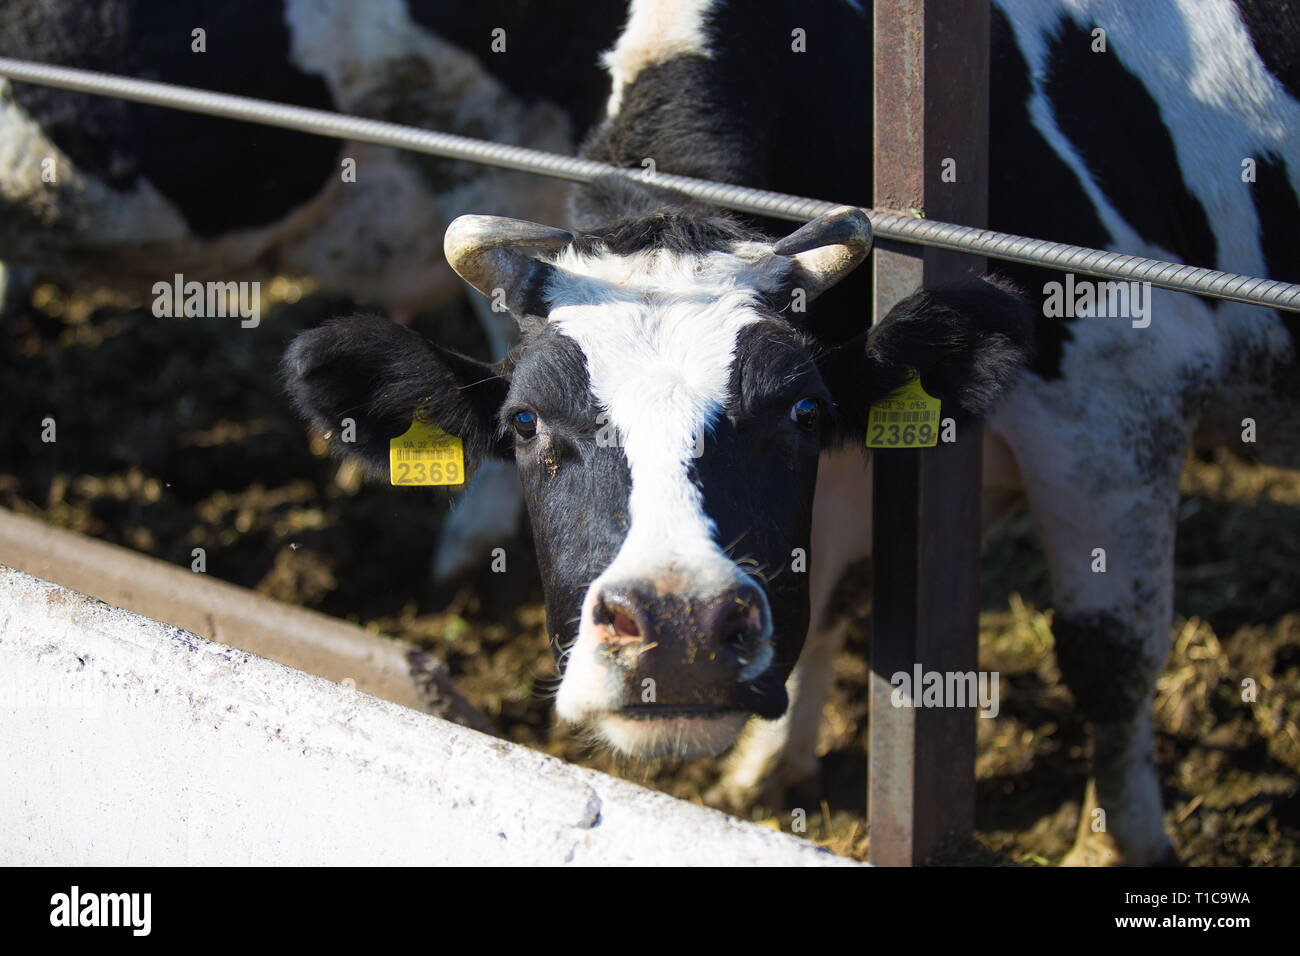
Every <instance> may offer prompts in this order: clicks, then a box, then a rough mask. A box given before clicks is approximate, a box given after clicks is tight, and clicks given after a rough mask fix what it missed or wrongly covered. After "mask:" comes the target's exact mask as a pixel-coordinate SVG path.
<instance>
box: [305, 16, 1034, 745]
mask: <svg viewBox="0 0 1300 956" xmlns="http://www.w3.org/2000/svg"><path fill="white" fill-rule="evenodd" d="M637 16H638V12H637V11H636V9H635V8H634V12H633V24H632V26H631V27H630V28H629V29H630V30H631V31H632V32H633V33H635V30H636V23H637ZM626 36H627V35H626V34H625V38H626ZM616 55H617V50H616ZM617 75H618V74H617V73H616V76H617ZM668 79H669V82H668V84H665V85H661V84H658V83H656V84H653V85H651V86H649V87H646V86H643V85H642V83H641V81H640V80H637V81H636V82H633V83H632V84H630V85H629V86H628V87H627V88H626V89H623V90H620V91H617V92H616V96H617V95H621V97H622V105H621V106H619V107H616V108H615V111H614V116H613V119H612V120H610V121H609V123H608V124H607V125H605V126H604V127H602V130H601V132H600V133H599V134H598V135H597V137H596V138H595V139H594V140H593V142H592V144H591V145H590V146H589V147H588V149H587V155H591V156H597V157H600V158H607V159H612V160H615V161H617V162H618V163H620V164H621V165H629V164H630V165H639V164H640V159H641V158H642V157H643V156H646V155H654V156H655V157H656V158H657V159H658V160H659V161H660V162H661V163H662V165H663V166H665V167H667V168H672V169H674V170H677V171H685V172H690V173H695V174H700V175H706V176H709V177H711V178H715V179H730V180H741V181H744V180H749V181H754V180H756V179H759V178H760V176H761V170H760V169H759V167H757V166H756V165H755V161H754V160H753V158H752V157H754V156H756V155H760V154H761V152H762V150H760V149H759V147H758V144H756V143H754V142H753V141H752V140H751V138H750V136H749V135H748V131H747V130H745V129H743V128H736V129H734V130H733V129H728V128H726V127H725V126H723V127H722V128H721V129H720V128H719V122H718V121H719V119H723V120H725V118H726V117H727V115H728V114H727V113H725V112H724V113H721V114H718V113H715V112H714V110H715V108H716V107H717V106H718V105H720V104H717V103H713V102H710V94H709V92H708V90H707V89H706V88H703V87H698V88H697V87H693V86H692V78H691V77H689V76H674V75H670V76H669V78H668ZM647 92H648V93H650V94H651V95H650V96H648V97H647V96H646V93H647ZM661 94H663V95H661ZM692 101H694V107H693V108H694V110H698V112H690V113H688V112H687V110H688V109H690V107H687V104H689V103H691V102H692ZM675 121H678V122H682V121H684V123H683V125H682V126H681V127H680V128H674V127H673V125H672V124H673V123H674V122H675ZM760 128H761V127H760ZM658 135H662V136H663V137H664V138H663V140H662V141H661V142H659V143H658V144H654V145H653V148H651V144H649V143H646V142H643V139H645V138H653V137H655V136H658ZM691 137H695V138H696V141H695V142H692V141H691V139H690V138H691ZM620 140H623V141H626V142H627V144H628V145H627V146H626V147H623V146H619V145H618V143H619V141H620ZM747 157H748V158H747ZM737 161H741V162H743V163H744V164H745V168H738V167H737V165H736V164H737ZM761 178H762V179H764V180H765V179H766V176H765V175H764V176H761ZM576 198H577V207H578V209H579V212H578V214H577V215H576V217H575V221H576V226H577V229H576V235H575V234H570V233H569V232H567V231H564V230H560V229H556V228H553V227H550V226H539V225H535V224H532V223H528V222H522V221H520V220H513V219H502V218H497V217H486V216H466V217H462V218H460V219H457V220H456V221H455V222H454V223H453V224H452V226H451V228H450V229H449V230H448V231H447V235H446V240H445V248H446V252H447V258H448V261H449V262H450V263H451V264H452V266H453V267H454V268H455V269H456V271H457V272H458V273H460V275H461V276H462V277H464V278H465V279H466V280H467V281H468V282H469V283H470V284H471V285H473V286H474V287H475V288H476V289H478V290H479V291H480V292H482V293H484V295H485V296H490V297H496V298H503V299H504V301H505V302H506V303H507V304H508V306H509V307H510V310H511V312H512V314H513V315H514V316H515V317H516V319H517V320H518V322H519V325H520V330H521V334H522V342H521V344H520V346H519V347H518V348H517V349H516V350H515V351H514V352H512V354H511V355H510V356H509V357H508V358H507V359H506V360H505V361H504V362H502V363H500V364H497V365H494V366H488V365H485V364H483V363H479V362H475V361H473V360H471V359H468V358H466V357H464V356H460V355H455V354H452V353H449V352H447V351H446V350H443V349H441V348H439V347H437V346H435V345H432V344H430V343H427V342H424V341H423V340H421V339H420V338H419V337H418V336H417V335H415V334H414V333H413V332H411V331H409V330H406V329H402V328H398V327H395V326H393V325H391V324H389V323H386V322H383V321H382V320H377V319H374V318H364V317H358V318H352V319H344V320H339V321H337V322H334V323H332V324H330V325H327V326H325V327H323V328H321V329H318V330H314V331H311V332H307V333H304V334H303V335H302V336H300V337H299V338H298V339H297V340H296V341H295V342H294V344H293V346H292V347H291V349H290V351H289V353H288V354H287V356H286V359H285V363H284V364H285V373H286V378H287V381H288V384H289V388H290V391H291V393H292V395H293V398H294V400H295V403H296V404H297V406H298V407H299V408H300V409H301V410H302V411H303V412H304V414H305V415H306V416H307V417H309V418H310V419H311V420H312V421H313V422H315V423H316V424H317V425H319V426H321V427H322V428H323V429H325V430H330V431H335V432H337V425H338V423H339V422H340V420H341V418H342V417H343V416H344V415H347V416H349V417H352V418H353V419H354V420H355V422H356V434H355V441H354V442H352V443H351V444H348V445H343V446H342V450H344V451H350V452H354V453H359V454H361V455H362V456H364V457H365V458H367V459H368V460H369V461H370V462H371V463H372V464H373V465H374V466H375V467H376V469H378V470H383V469H386V468H387V467H388V440H389V439H390V438H391V437H393V436H395V435H397V434H399V433H400V432H402V431H404V430H405V429H406V428H407V427H408V426H409V424H410V422H411V420H412V417H413V416H415V415H416V414H419V415H421V416H423V417H426V418H428V419H429V420H431V421H432V422H434V423H436V424H437V425H438V426H440V427H441V428H443V429H445V430H447V431H449V432H451V433H452V434H455V435H458V436H460V437H461V438H462V439H463V440H464V442H465V445H466V450H467V452H468V453H469V455H470V457H471V458H472V459H476V460H481V459H483V458H484V457H487V456H490V455H494V454H495V455H500V456H504V457H507V458H511V459H513V460H514V461H516V462H517V464H518V466H519V472H520V477H521V479H522V484H523V487H524V495H525V500H526V502H527V506H528V510H529V514H530V516H531V519H532V527H533V532H534V539H535V544H536V548H537V552H538V561H539V565H540V568H541V571H542V576H543V582H544V585H545V593H546V604H547V621H548V627H549V632H550V635H551V639H552V643H553V646H554V649H555V650H556V652H557V654H560V655H561V658H562V661H563V670H564V677H563V681H562V683H561V685H560V688H559V693H558V697H557V701H556V703H557V709H558V711H559V713H560V715H561V716H562V717H563V718H564V719H565V720H567V721H570V722H572V723H574V724H580V725H584V726H586V727H588V728H589V729H590V730H592V731H594V732H595V733H596V734H597V735H598V736H599V737H600V738H602V739H604V740H605V741H607V742H608V743H609V744H611V745H612V746H613V747H615V748H617V749H618V750H620V751H623V752H625V753H628V754H634V755H639V756H653V755H660V754H668V753H682V754H712V753H717V752H719V751H721V750H723V749H725V748H726V747H727V746H728V745H730V744H731V743H732V742H733V741H734V740H735V739H736V737H737V735H738V734H739V732H740V731H741V729H742V727H743V725H744V724H745V723H746V721H747V720H748V719H749V718H750V717H751V716H752V715H758V716H760V717H765V718H768V719H775V718H778V717H780V715H781V714H782V713H783V712H784V711H785V710H786V707H787V694H786V689H785V685H786V680H787V678H788V677H789V675H790V672H791V670H792V669H793V667H794V666H795V663H796V661H797V659H798V657H799V652H800V649H801V646H802V644H803V642H804V638H805V635H806V633H807V629H808V620H809V588H808V576H807V575H806V574H802V573H797V572H793V571H789V569H788V566H789V564H790V562H791V559H792V556H793V555H794V554H795V553H796V552H803V553H806V552H807V550H808V548H809V547H810V540H809V539H810V534H811V521H812V504H813V491H814V487H815V483H816V478H817V469H818V460H819V457H820V455H821V454H822V453H823V452H824V451H827V450H828V449H830V448H832V447H834V446H835V445H837V444H839V443H840V442H841V441H843V440H845V439H849V440H851V441H852V442H853V443H854V445H855V446H861V445H862V442H863V437H864V434H865V422H866V416H867V410H868V408H869V406H870V405H871V403H872V402H873V401H875V400H876V399H878V398H881V397H883V396H885V395H887V394H889V393H890V392H891V391H893V390H894V389H895V388H897V387H898V386H899V385H900V384H901V383H902V382H903V381H904V380H905V378H906V377H907V375H908V374H909V370H912V369H915V370H917V371H918V372H919V374H920V375H921V378H922V380H923V382H924V384H925V385H926V387H927V388H928V389H929V391H930V392H931V394H933V395H935V396H936V397H939V398H940V399H941V400H942V401H943V402H944V403H945V407H946V408H947V409H948V413H949V414H952V415H953V416H954V417H956V418H957V419H958V420H959V421H969V420H970V419H971V418H972V416H974V415H979V414H982V413H984V412H985V411H986V410H987V409H988V408H989V406H990V403H991V402H992V400H993V399H994V398H995V396H996V394H997V393H998V392H999V390H1000V389H1002V388H1003V387H1004V386H1005V385H1006V384H1007V383H1008V382H1009V381H1011V380H1012V379H1013V378H1014V376H1015V375H1016V374H1017V373H1018V371H1019V370H1020V368H1021V367H1022V365H1023V363H1024V361H1025V359H1026V342H1027V338H1028V336H1029V334H1030V327H1031V319H1030V316H1029V314H1028V311H1027V309H1026V307H1025V304H1024V302H1023V300H1021V299H1020V298H1019V297H1017V296H1016V295H1015V294H1013V293H1012V292H1010V291H1008V290H1007V289H1006V288H1004V287H1002V286H999V285H996V284H992V283H988V282H985V281H982V280H977V279H972V280H970V281H969V282H968V283H966V284H964V285H961V286H959V287H954V288H950V289H946V290H941V291H940V290H936V291H932V292H927V293H919V294H917V295H915V296H913V297H911V298H909V299H907V300H905V301H904V302H903V303H901V304H900V305H899V306H898V307H896V308H895V309H894V310H893V311H892V312H891V313H890V314H889V316H888V317H887V318H886V319H885V320H883V321H882V322H881V323H880V324H879V325H877V326H876V327H874V328H872V329H871V330H870V331H866V330H865V329H864V325H866V324H867V322H868V319H867V317H868V316H869V314H870V313H869V310H867V309H861V310H858V311H856V312H855V313H853V314H851V315H844V316H841V317H840V318H841V321H840V323H839V328H840V329H841V330H842V331H843V330H849V331H850V332H851V334H848V335H845V336H843V341H842V342H830V341H827V340H824V339H822V338H821V337H820V336H819V334H818V332H817V330H816V329H815V328H814V327H813V325H812V324H811V323H810V322H808V321H806V319H808V318H809V316H810V315H811V313H809V312H806V311H805V310H804V309H803V307H802V302H804V301H809V302H811V301H815V300H817V299H818V298H819V296H821V294H822V293H823V292H828V291H829V290H830V289H831V288H832V287H833V286H835V285H836V283H838V282H839V281H840V280H841V279H844V278H845V277H846V276H849V275H850V274H851V273H852V272H853V269H854V268H855V267H856V266H857V265H858V264H859V263H860V262H861V261H862V260H863V259H864V258H865V256H866V255H867V252H868V250H869V248H870V244H871V234H870V226H869V223H868V220H867V218H866V216H865V214H863V213H862V212H861V211H860V210H858V209H853V208H844V209H841V210H840V211H838V212H836V213H833V214H831V215H828V216H826V217H823V218H822V219H819V220H817V221H815V222H813V223H810V224H808V225H807V226H805V227H803V228H801V229H798V230H796V231H795V232H793V233H792V234H790V235H788V236H786V237H784V238H782V239H780V240H779V241H775V242H774V241H773V236H772V235H771V234H770V233H768V232H765V231H763V230H762V229H761V228H759V227H758V225H757V224H754V223H750V222H746V221H744V220H742V219H741V218H740V217H737V216H733V215H731V214H728V213H725V212H722V211H721V210H718V209H716V208H713V207H709V206H705V205H702V204H699V203H695V202H692V201H689V200H685V199H683V198H681V197H679V196H675V195H673V194H669V193H665V192H664V191H662V190H658V189H655V188H653V187H651V186H647V185H643V184H639V183H634V182H631V181H628V180H623V179H611V180H608V181H604V182H599V183H596V184H594V185H592V186H590V187H586V188H583V189H582V190H580V191H579V192H578V194H577V197H576ZM860 467H861V466H860V465H859V468H860ZM860 506H861V503H860V502H859V503H857V504H855V505H854V507H860Z"/></svg>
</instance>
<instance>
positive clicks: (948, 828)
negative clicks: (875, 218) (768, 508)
mask: <svg viewBox="0 0 1300 956" xmlns="http://www.w3.org/2000/svg"><path fill="white" fill-rule="evenodd" d="M874 33H875V50H874V64H875V102H874V117H875V119H874V122H875V129H874V141H875V157H874V162H873V170H874V172H873V177H874V189H875V194H874V200H873V202H874V205H876V206H877V207H880V206H887V207H892V208H898V209H906V208H913V209H917V210H923V211H924V214H925V215H926V216H927V217H930V218H936V219H945V220H948V221H951V222H957V223H962V224H965V225H970V226H982V225H983V224H984V222H985V220H986V217H987V213H988V72H989V40H988V37H989V8H988V5H987V4H986V3H972V2H970V0H875V30H874ZM950 180H951V181H950ZM983 262H984V260H982V259H972V258H970V257H969V256H963V255H961V254H958V253H953V252H950V251H946V250H941V249H934V248H924V249H921V248H918V247H916V246H904V245H902V244H900V243H897V242H892V241H882V242H880V243H879V244H878V245H877V247H876V252H875V256H874V265H873V267H874V269H875V275H874V279H875V296H876V299H875V309H876V319H877V320H879V318H880V317H882V316H883V315H884V314H885V313H886V312H887V311H888V310H889V309H890V308H891V307H892V306H893V305H894V303H896V302H897V301H898V300H899V299H900V298H902V297H904V296H905V295H907V294H909V293H911V292H913V291H915V290H916V289H917V288H918V287H919V286H920V285H921V284H922V283H925V284H931V283H934V282H938V281H943V280H945V279H950V278H955V277H957V276H959V275H962V274H966V273H968V272H969V270H970V269H971V268H976V269H978V268H980V267H982V265H983ZM944 414H946V412H945V413H944ZM981 441H982V439H981V428H980V427H979V426H978V425H969V426H966V428H965V429H963V430H962V432H960V433H959V434H958V436H957V441H956V442H953V443H947V444H945V443H944V442H942V441H941V442H940V443H939V444H938V446H937V447H935V448H933V449H904V450H878V451H876V452H875V455H874V458H873V468H874V469H875V474H874V479H875V480H874V492H873V498H874V501H873V508H874V518H873V522H872V527H873V531H872V537H873V541H872V553H873V561H872V566H873V569H874V570H873V627H872V646H871V671H872V674H871V704H870V720H871V728H870V758H869V768H870V771H869V773H870V776H869V780H868V791H867V805H868V823H869V828H870V851H869V852H870V858H871V860H872V862H875V863H878V864H882V865H887V866H890V865H892V866H911V865H914V864H918V863H921V862H924V860H925V859H926V858H927V857H928V856H930V855H931V854H932V853H933V852H934V850H935V849H936V848H938V847H939V845H940V844H941V843H942V842H943V840H944V839H945V838H946V837H949V836H953V835H957V836H961V835H967V834H969V833H970V831H971V830H972V829H973V827H974V822H975V725H974V713H975V712H974V710H973V709H968V708H951V707H941V708H904V707H895V706H892V702H891V698H892V694H893V691H894V689H895V688H894V685H893V684H892V683H891V677H892V676H893V675H894V674H895V673H897V672H900V671H902V672H905V673H906V674H908V675H909V678H910V677H911V675H913V674H914V666H915V665H918V664H919V665H920V666H921V668H922V670H923V671H926V672H929V671H938V672H940V673H949V672H967V671H974V670H975V668H976V666H977V662H976V652H977V641H978V615H979V533H980V528H979V514H980V511H979V501H980V495H979V481H980V466H981V460H982V454H981V452H982V445H981ZM912 692H913V696H914V697H915V698H916V699H918V700H919V699H920V689H919V688H916V687H913V688H912Z"/></svg>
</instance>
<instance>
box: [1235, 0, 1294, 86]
mask: <svg viewBox="0 0 1300 956" xmlns="http://www.w3.org/2000/svg"><path fill="white" fill-rule="evenodd" d="M1235 2H1236V4H1237V12H1238V13H1240V14H1241V22H1242V23H1243V24H1245V26H1246V31H1247V32H1248V33H1249V34H1250V42H1251V44H1252V45H1253V46H1254V47H1255V52H1256V53H1258V54H1259V58H1260V59H1261V60H1262V61H1263V62H1264V66H1265V67H1266V68H1267V69H1268V71H1269V72H1270V73H1272V74H1273V75H1274V76H1275V77H1277V80H1278V82H1279V83H1281V84H1282V87H1283V89H1285V90H1286V91H1287V92H1288V93H1290V94H1291V98H1292V99H1293V100H1300V3H1297V2H1296V0H1235Z"/></svg>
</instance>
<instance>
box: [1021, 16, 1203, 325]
mask: <svg viewBox="0 0 1300 956" xmlns="http://www.w3.org/2000/svg"><path fill="white" fill-rule="evenodd" d="M1047 69H1048V76H1047V80H1046V82H1045V84H1044V91H1045V93H1046V94H1047V96H1048V98H1049V99H1050V101H1051V104H1052V108H1053V110H1054V112H1055V114H1056V120H1057V124H1058V125H1059V126H1060V129H1061V132H1062V133H1064V134H1065V136H1066V138H1068V139H1069V140H1070V142H1071V144H1072V145H1073V146H1074V148H1075V149H1076V150H1077V151H1078V152H1079V155H1080V156H1081V157H1082V158H1083V161H1084V163H1085V164H1086V165H1087V167H1088V169H1089V170H1090V171H1091V172H1092V175H1093V177H1094V178H1095V179H1096V181H1097V185H1098V186H1099V187H1100V188H1101V189H1102V190H1103V191H1104V192H1105V194H1106V196H1107V197H1108V198H1109V199H1110V201H1111V203H1112V205H1114V207H1115V209H1116V210H1117V211H1118V212H1119V214H1120V215H1121V216H1123V217H1124V219H1125V221H1126V222H1128V223H1129V224H1130V225H1132V226H1133V228H1134V229H1136V230H1137V232H1138V233H1139V234H1140V235H1141V236H1142V238H1143V239H1145V240H1146V241H1147V242H1151V243H1154V244H1156V245H1158V246H1160V247H1161V248H1164V249H1168V250H1170V251H1171V252H1172V253H1174V254H1175V255H1177V256H1178V257H1179V258H1180V259H1181V260H1182V261H1183V262H1185V263H1187V264H1189V265H1195V266H1204V267H1206V268H1214V267H1215V264H1216V259H1217V254H1216V249H1217V242H1216V240H1215V238H1214V233H1213V232H1212V231H1211V229H1210V222H1209V219H1208V217H1207V216H1206V214H1205V209H1204V207H1203V206H1202V205H1201V204H1200V202H1199V201H1198V200H1197V199H1196V198H1195V197H1194V196H1193V195H1192V194H1191V192H1190V191H1189V190H1188V189H1187V185H1186V183H1184V181H1183V173H1182V169H1181V167H1180V166H1179V163H1178V154H1177V152H1176V151H1175V149H1174V142H1173V139H1172V137H1171V136H1170V134H1169V130H1168V128H1167V127H1166V126H1165V124H1164V121H1163V119H1162V117H1161V115H1160V107H1159V106H1158V105H1157V104H1156V101H1155V100H1154V99H1152V98H1151V94H1150V93H1148V92H1147V89H1146V87H1145V86H1143V85H1142V83H1141V81H1140V80H1138V78H1137V77H1136V76H1134V75H1133V74H1132V73H1130V72H1129V71H1128V70H1127V69H1125V68H1124V65H1123V64H1122V63H1121V62H1120V59H1119V56H1118V53H1117V52H1116V50H1115V45H1114V42H1113V40H1112V39H1108V41H1107V52H1105V53H1093V52H1092V37H1091V32H1090V30H1084V29H1083V28H1082V27H1080V26H1078V25H1077V24H1075V23H1074V22H1073V21H1070V20H1062V21H1061V25H1060V32H1059V34H1058V36H1057V38H1056V39H1055V41H1053V43H1052V45H1051V48H1050V50H1049V52H1048V58H1047ZM1048 208H1049V209H1053V214H1054V215H1058V213H1057V212H1056V211H1055V206H1054V205H1053V206H1050V207H1048ZM1209 301H1210V302H1211V303H1212V304H1213V305H1217V300H1209Z"/></svg>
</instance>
